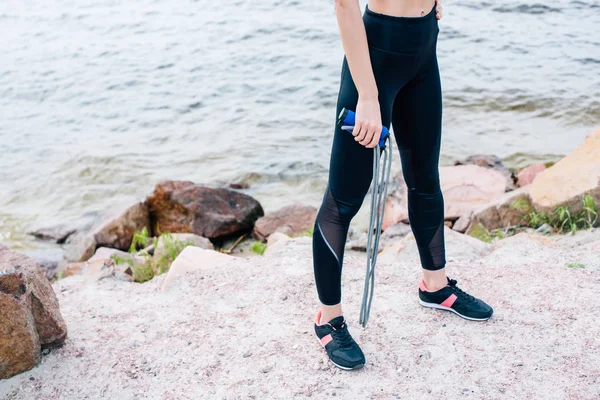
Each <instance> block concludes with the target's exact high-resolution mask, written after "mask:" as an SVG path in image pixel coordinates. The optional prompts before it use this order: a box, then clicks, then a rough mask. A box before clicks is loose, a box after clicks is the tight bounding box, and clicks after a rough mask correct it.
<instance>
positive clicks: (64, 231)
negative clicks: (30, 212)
mask: <svg viewBox="0 0 600 400" xmlns="http://www.w3.org/2000/svg"><path fill="white" fill-rule="evenodd" d="M76 231H77V228H75V227H73V226H68V225H54V226H47V227H43V228H39V229H35V230H33V231H30V232H28V233H29V234H30V235H32V236H35V237H36V238H38V239H42V240H50V241H53V242H56V243H58V244H62V243H64V242H65V241H66V240H67V238H68V237H69V236H71V235H72V234H73V233H75V232H76Z"/></svg>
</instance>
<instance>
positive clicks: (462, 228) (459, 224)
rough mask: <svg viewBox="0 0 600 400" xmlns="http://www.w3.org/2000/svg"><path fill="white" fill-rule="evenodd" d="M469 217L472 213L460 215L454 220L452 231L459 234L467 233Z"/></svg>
mask: <svg viewBox="0 0 600 400" xmlns="http://www.w3.org/2000/svg"><path fill="white" fill-rule="evenodd" d="M471 215H473V213H472V212H471V213H469V214H465V215H461V216H460V218H459V219H457V220H456V222H455V223H454V225H452V230H454V231H456V232H460V233H465V232H466V231H467V228H468V227H469V224H470V223H471Z"/></svg>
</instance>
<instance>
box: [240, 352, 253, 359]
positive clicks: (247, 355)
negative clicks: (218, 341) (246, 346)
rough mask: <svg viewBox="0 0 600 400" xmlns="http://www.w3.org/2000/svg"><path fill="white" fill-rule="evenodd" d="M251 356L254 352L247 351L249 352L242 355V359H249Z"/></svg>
mask: <svg viewBox="0 0 600 400" xmlns="http://www.w3.org/2000/svg"><path fill="white" fill-rule="evenodd" d="M251 355H252V352H250V351H247V352H245V353H244V354H242V357H244V358H248V357H250V356H251Z"/></svg>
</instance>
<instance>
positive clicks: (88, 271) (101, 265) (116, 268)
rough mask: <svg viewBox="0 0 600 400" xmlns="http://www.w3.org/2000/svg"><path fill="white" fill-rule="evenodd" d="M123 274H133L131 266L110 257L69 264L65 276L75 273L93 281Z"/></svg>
mask: <svg viewBox="0 0 600 400" xmlns="http://www.w3.org/2000/svg"><path fill="white" fill-rule="evenodd" d="M109 250H110V249H109ZM123 274H127V275H129V276H132V275H133V272H132V270H131V266H130V265H129V264H127V263H123V264H119V265H117V264H116V263H115V261H114V260H112V259H109V258H93V259H92V258H90V259H89V260H88V261H85V262H80V263H73V264H68V265H67V266H66V268H65V278H66V277H68V276H73V275H84V276H85V277H86V279H87V280H88V281H92V282H95V281H99V280H102V279H104V278H108V277H113V276H116V275H119V278H122V275H123ZM127 280H129V279H127ZM131 280H132V279H131Z"/></svg>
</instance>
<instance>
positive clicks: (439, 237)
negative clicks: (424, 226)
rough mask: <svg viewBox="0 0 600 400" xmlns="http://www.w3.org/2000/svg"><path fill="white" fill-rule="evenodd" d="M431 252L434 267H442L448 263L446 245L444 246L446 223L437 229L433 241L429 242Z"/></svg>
mask: <svg viewBox="0 0 600 400" xmlns="http://www.w3.org/2000/svg"><path fill="white" fill-rule="evenodd" d="M428 247H429V253H430V254H431V261H432V262H433V265H434V267H436V268H438V267H442V266H444V265H445V264H446V256H445V247H444V223H443V221H442V223H440V226H439V227H438V229H437V230H436V231H435V234H434V235H433V238H431V242H429V246H428Z"/></svg>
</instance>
